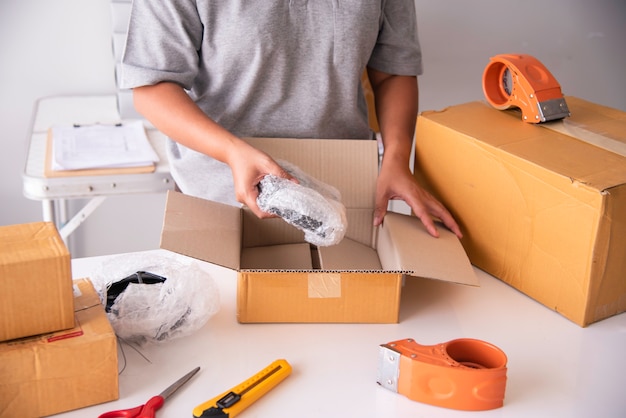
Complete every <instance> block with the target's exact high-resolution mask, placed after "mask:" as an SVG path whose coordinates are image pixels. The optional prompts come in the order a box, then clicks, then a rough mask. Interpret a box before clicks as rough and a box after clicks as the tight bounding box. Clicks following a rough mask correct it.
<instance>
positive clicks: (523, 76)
mask: <svg viewBox="0 0 626 418" xmlns="http://www.w3.org/2000/svg"><path fill="white" fill-rule="evenodd" d="M483 92H484V93H485V98H486V99H487V101H488V102H489V104H490V105H492V106H493V107H495V108H496V109H499V110H504V109H508V108H510V107H518V108H519V109H520V110H521V111H522V120H523V121H524V122H529V123H541V122H547V121H551V120H557V119H563V118H565V117H567V116H569V115H570V112H569V109H568V107H567V103H565V98H564V97H563V93H562V92H561V86H560V84H559V83H558V82H557V81H556V79H555V78H554V76H553V75H552V73H550V71H548V69H547V68H546V67H545V66H544V65H543V64H542V63H541V62H540V61H539V60H538V59H536V58H535V57H533V56H531V55H525V54H502V55H496V56H494V57H491V59H490V61H489V64H487V67H485V71H484V73H483Z"/></svg>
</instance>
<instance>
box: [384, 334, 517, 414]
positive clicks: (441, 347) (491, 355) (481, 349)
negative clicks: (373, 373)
mask: <svg viewBox="0 0 626 418" xmlns="http://www.w3.org/2000/svg"><path fill="white" fill-rule="evenodd" d="M506 364H507V357H506V355H505V354H504V352H503V351H502V350H500V349H499V348H498V347H496V346H494V345H493V344H490V343H487V342H484V341H481V340H474V339H469V338H463V339H457V340H452V341H449V342H446V343H442V344H437V345H431V346H425V345H420V344H418V343H416V342H415V341H414V340H413V339H410V338H409V339H404V340H398V341H393V342H390V343H387V344H383V345H381V346H380V351H379V364H378V380H377V382H378V384H380V385H381V386H383V387H385V388H387V389H389V390H391V391H394V392H397V393H399V394H401V395H404V396H406V397H407V398H409V399H412V400H414V401H418V402H422V403H427V404H431V405H436V406H441V407H444V408H451V409H459V410H466V411H483V410H488V409H495V408H499V407H501V406H502V405H503V403H504V392H505V389H506V379H507V377H506V372H507V368H506Z"/></svg>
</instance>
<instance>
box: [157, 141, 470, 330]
mask: <svg viewBox="0 0 626 418" xmlns="http://www.w3.org/2000/svg"><path fill="white" fill-rule="evenodd" d="M248 141H249V142H250V143H251V144H252V145H254V146H255V147H257V148H259V149H262V150H264V151H265V152H267V153H268V154H269V155H271V156H272V157H274V158H275V159H281V160H285V161H289V162H291V163H293V164H295V165H297V166H298V167H299V168H301V169H302V170H304V171H305V172H306V173H308V174H309V175H311V176H313V177H315V178H317V179H318V180H320V181H323V182H325V183H327V184H330V185H333V186H335V187H336V188H337V189H338V190H339V191H340V192H341V195H342V202H343V204H344V205H345V206H346V213H347V219H348V227H347V232H346V236H345V238H344V239H343V241H342V242H341V243H340V244H338V245H335V246H331V247H319V248H318V247H314V246H311V245H310V244H308V243H306V242H305V241H304V238H303V233H302V232H301V231H300V230H298V229H296V228H294V227H292V226H290V225H289V224H287V223H286V222H284V221H283V220H282V219H280V218H271V219H265V220H260V219H258V218H257V217H256V216H255V215H254V214H253V213H252V212H250V211H249V210H248V209H247V208H238V207H234V206H228V205H224V204H221V203H217V202H211V201H208V200H204V199H199V198H195V197H191V196H187V195H184V194H181V193H178V192H169V193H168V197H167V204H166V213H165V217H164V224H163V231H162V235H161V247H162V248H164V249H168V250H171V251H174V252H177V253H180V254H184V255H187V256H191V257H194V258H198V259H201V260H205V261H208V262H211V263H215V264H218V265H222V266H225V267H228V268H231V269H234V270H237V273H238V274H237V276H238V288H237V289H238V290H237V293H238V296H237V312H238V320H239V321H240V322H242V323H251V322H350V323H358V322H361V323H396V322H398V320H399V318H398V313H399V305H400V292H401V287H402V280H403V277H404V276H405V275H410V276H417V277H423V278H429V279H438V280H445V281H450V282H455V283H461V284H468V285H478V281H477V278H476V275H475V273H474V270H473V268H472V266H471V264H470V262H469V259H468V258H467V255H466V254H465V251H464V250H463V247H462V246H461V243H460V241H459V240H458V239H457V238H456V236H455V235H454V234H452V233H451V232H450V231H447V230H446V229H445V227H443V226H440V228H439V229H440V231H441V236H440V237H439V238H433V237H431V236H430V235H428V233H427V232H426V230H425V228H424V227H423V226H422V224H421V222H420V220H419V219H417V218H416V217H414V216H409V215H403V214H398V213H388V214H387V216H386V217H385V221H384V223H383V226H382V227H378V228H375V227H374V226H373V222H372V220H373V212H374V196H375V187H376V178H377V175H378V146H377V143H376V141H369V140H330V139H326V140H314V139H301V140H294V139H284V138H283V139H280V138H251V139H248Z"/></svg>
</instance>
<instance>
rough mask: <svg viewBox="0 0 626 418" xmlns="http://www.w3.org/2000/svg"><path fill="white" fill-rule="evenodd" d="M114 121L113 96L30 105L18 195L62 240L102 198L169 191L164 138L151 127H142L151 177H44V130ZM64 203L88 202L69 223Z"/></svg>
mask: <svg viewBox="0 0 626 418" xmlns="http://www.w3.org/2000/svg"><path fill="white" fill-rule="evenodd" d="M119 121H120V115H119V112H118V107H117V98H116V96H115V95H110V96H63V97H49V98H44V99H41V100H39V101H38V102H37V104H36V107H35V112H34V115H33V124H32V132H31V137H30V144H29V147H28V155H27V159H26V165H25V168H24V175H23V181H24V184H23V191H24V195H25V196H26V197H27V198H29V199H34V200H39V201H41V202H42V207H43V220H44V221H52V222H55V223H56V224H57V227H58V228H59V231H60V233H61V236H62V237H63V238H66V237H67V236H69V235H70V234H71V233H72V232H73V231H74V230H75V229H76V228H77V227H78V226H79V225H80V223H82V221H83V220H84V219H85V218H86V217H87V216H89V214H90V213H92V212H93V211H94V210H95V209H96V208H97V207H98V206H99V205H100V203H102V201H103V200H104V199H105V198H106V197H107V196H111V195H121V194H134V193H159V192H165V191H166V190H169V189H173V188H174V187H175V184H174V180H173V179H172V177H171V175H170V172H169V167H168V164H167V158H166V155H165V136H164V135H163V134H162V133H160V132H159V131H157V130H156V129H154V128H153V127H151V126H147V133H148V139H149V140H150V143H151V144H152V146H153V147H154V149H155V151H156V152H157V154H158V155H159V159H160V162H159V163H158V164H157V166H156V169H155V171H154V172H152V173H145V174H124V175H100V176H88V177H86V176H76V177H55V178H48V177H45V176H44V169H45V155H46V138H47V133H48V129H49V128H50V127H52V126H54V125H59V124H69V125H71V124H74V123H78V124H92V123H115V122H119ZM67 199H89V200H88V203H87V204H86V205H85V206H84V207H83V208H82V209H81V210H80V211H79V212H78V213H76V214H74V216H73V217H72V218H71V219H69V216H68V213H67V207H66V200H67Z"/></svg>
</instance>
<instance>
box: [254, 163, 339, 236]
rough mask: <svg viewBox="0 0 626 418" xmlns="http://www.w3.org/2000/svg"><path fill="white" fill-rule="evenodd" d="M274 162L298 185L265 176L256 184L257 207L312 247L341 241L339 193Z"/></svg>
mask: <svg viewBox="0 0 626 418" xmlns="http://www.w3.org/2000/svg"><path fill="white" fill-rule="evenodd" d="M278 163H279V164H280V165H281V167H283V168H284V169H285V171H287V172H288V173H289V174H291V175H292V176H293V177H295V178H297V179H298V181H299V182H300V184H297V183H294V182H293V181H290V180H286V179H283V178H280V177H277V176H274V175H267V176H265V177H264V178H263V179H262V180H261V182H260V183H259V190H260V192H259V196H258V198H257V204H258V205H259V208H260V209H261V210H262V211H264V212H267V213H272V214H274V215H277V216H280V217H281V218H283V220H285V222H287V223H289V224H290V225H293V226H295V227H296V228H298V229H300V230H302V231H303V232H304V239H305V240H306V241H307V242H309V243H311V244H313V245H317V246H320V247H325V246H330V245H336V244H338V243H339V242H341V240H342V239H343V237H344V235H345V233H346V229H347V226H348V222H347V219H346V208H345V206H344V205H343V204H342V203H341V194H340V193H339V190H337V189H336V188H334V187H333V186H331V185H329V184H326V183H323V182H321V181H319V180H317V179H315V178H313V177H311V176H309V175H308V174H306V173H305V172H304V171H302V170H301V169H300V168H298V167H296V166H294V165H293V164H291V163H288V162H287V161H278Z"/></svg>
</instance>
